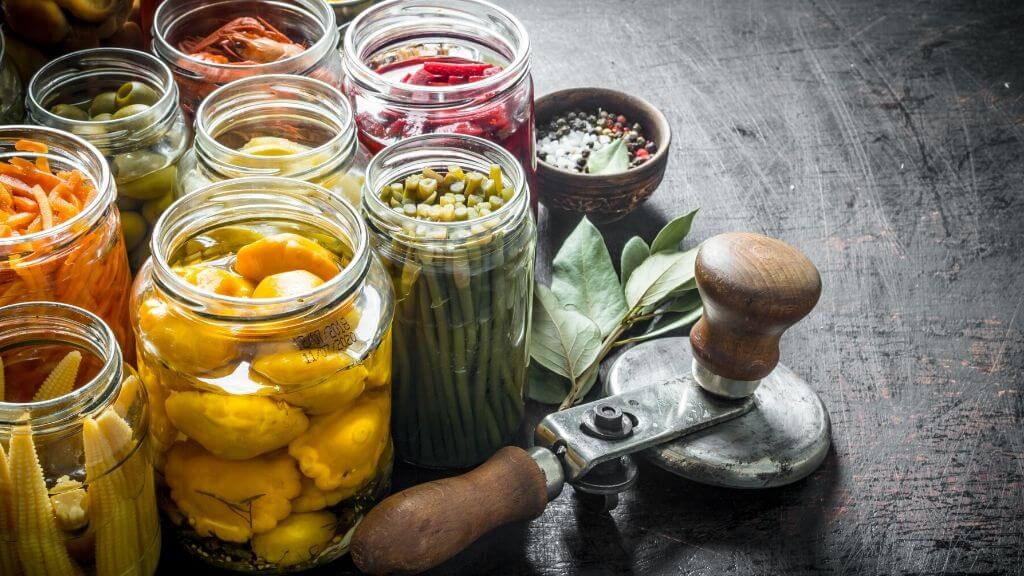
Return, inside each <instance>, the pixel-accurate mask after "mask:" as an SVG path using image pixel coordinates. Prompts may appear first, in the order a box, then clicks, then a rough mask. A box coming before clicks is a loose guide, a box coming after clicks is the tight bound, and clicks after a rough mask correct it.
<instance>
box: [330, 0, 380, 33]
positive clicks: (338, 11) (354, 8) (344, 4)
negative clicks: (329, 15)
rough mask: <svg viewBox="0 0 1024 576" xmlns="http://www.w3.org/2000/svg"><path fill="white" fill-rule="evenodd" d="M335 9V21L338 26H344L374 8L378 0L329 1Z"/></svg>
mask: <svg viewBox="0 0 1024 576" xmlns="http://www.w3.org/2000/svg"><path fill="white" fill-rule="evenodd" d="M327 1H328V2H330V4H331V8H333V9H334V19H335V20H336V21H337V22H338V26H339V27H340V26H343V25H345V24H348V23H349V22H351V21H352V19H353V18H355V17H356V16H358V15H359V13H360V12H362V11H363V10H366V9H367V8H369V7H370V6H373V4H374V3H376V2H377V1H378V0H327Z"/></svg>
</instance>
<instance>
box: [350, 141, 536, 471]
mask: <svg viewBox="0 0 1024 576" xmlns="http://www.w3.org/2000/svg"><path fill="white" fill-rule="evenodd" d="M529 197H530V191H529V187H528V186H527V184H526V178H525V176H524V172H523V169H522V165H521V164H520V163H519V161H518V160H517V159H516V158H515V157H514V156H512V154H510V153H509V152H508V151H507V150H505V149H504V148H502V147H500V146H499V145H497V144H494V143H492V142H489V141H487V140H484V139H482V138H477V137H475V136H465V135H459V134H427V135H422V136H415V137H413V138H408V139H406V140H402V141H401V142H398V143H396V144H392V145H391V146H388V147H387V148H385V149H384V150H382V151H381V152H380V153H378V154H377V155H376V156H375V157H374V159H373V161H371V162H370V165H369V167H368V168H367V173H366V186H365V187H364V188H363V201H362V207H363V212H364V214H365V215H366V219H367V222H368V226H369V228H370V233H371V234H370V235H371V238H372V239H373V242H374V248H375V249H376V251H377V253H378V254H379V255H380V257H381V259H382V260H383V261H384V264H385V266H386V267H387V268H388V270H389V272H390V273H391V278H392V281H393V282H394V284H395V293H396V297H397V307H396V311H395V322H394V330H393V332H394V357H393V364H392V374H393V383H394V416H393V420H392V422H393V425H392V433H393V435H394V438H395V444H396V446H397V449H398V453H399V455H400V457H401V458H403V459H404V460H406V461H407V462H410V463H413V464H417V465H421V466H428V467H467V466H472V465H474V464H477V463H479V462H482V461H483V460H486V459H487V458H488V457H489V456H490V455H491V454H492V453H494V452H495V451H496V450H497V449H498V448H500V447H502V446H504V445H506V444H509V443H511V442H512V441H513V440H514V439H515V435H516V433H517V431H518V430H519V426H520V423H521V421H522V417H523V408H524V404H525V385H526V369H527V365H528V363H529V357H530V356H529V350H528V346H527V342H528V337H527V336H528V334H529V322H530V310H531V305H532V302H533V273H534V260H535V255H534V247H535V245H536V241H537V229H536V226H535V225H534V221H533V216H532V215H531V212H530V202H529Z"/></svg>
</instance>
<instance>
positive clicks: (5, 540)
mask: <svg viewBox="0 0 1024 576" xmlns="http://www.w3.org/2000/svg"><path fill="white" fill-rule="evenodd" d="M2 373H3V362H2V361H0V374H2ZM2 381H3V378H2V376H0V383H2ZM12 488H13V486H12V484H11V473H10V469H9V468H8V467H7V452H5V451H4V445H3V444H0V574H10V575H11V576H20V575H21V573H22V572H21V564H20V563H18V548H17V546H16V545H15V543H14V538H15V535H14V529H15V527H14V499H13V494H12V493H11V491H12Z"/></svg>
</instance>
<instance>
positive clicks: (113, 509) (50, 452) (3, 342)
mask: <svg viewBox="0 0 1024 576" xmlns="http://www.w3.org/2000/svg"><path fill="white" fill-rule="evenodd" d="M0 358H2V359H3V363H2V365H3V371H4V375H5V378H4V381H5V382H6V384H7V388H6V390H0V573H3V574H11V575H17V574H23V573H24V574H54V575H56V574H68V575H70V574H85V575H89V576H91V575H105V574H138V575H141V576H151V575H152V574H154V573H155V572H156V567H157V563H158V561H159V559H160V522H159V517H158V513H157V507H156V494H155V491H154V483H153V466H152V459H151V456H152V452H151V451H150V449H149V440H148V428H149V417H148V410H147V402H148V401H147V396H146V391H145V389H144V388H143V387H142V385H141V384H140V382H139V379H138V377H137V376H136V375H135V374H134V373H133V372H132V371H131V368H130V367H128V366H126V365H124V364H123V363H122V360H121V352H120V350H119V349H118V345H117V340H116V339H115V338H114V333H113V332H112V331H111V330H110V328H109V327H108V326H107V325H106V324H104V323H103V321H102V320H100V319H99V318H98V317H96V316H95V315H93V314H91V313H89V312H86V311H85V310H83V309H81V308H77V307H74V306H69V305H67V304H58V303H54V302H29V303H23V304H14V305H10V306H4V307H2V308H0ZM48 375H52V376H48ZM44 381H45V382H44ZM79 383H81V384H79ZM8 521H9V522H8Z"/></svg>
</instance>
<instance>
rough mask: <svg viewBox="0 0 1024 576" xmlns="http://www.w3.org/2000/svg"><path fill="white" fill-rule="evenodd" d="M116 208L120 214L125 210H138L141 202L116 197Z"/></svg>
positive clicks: (124, 197) (119, 196)
mask: <svg viewBox="0 0 1024 576" xmlns="http://www.w3.org/2000/svg"><path fill="white" fill-rule="evenodd" d="M117 208H118V209H119V210H121V211H122V212H124V211H126V210H138V209H140V208H142V200H136V199H135V198H129V197H127V196H121V195H120V194H118V195H117Z"/></svg>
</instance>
